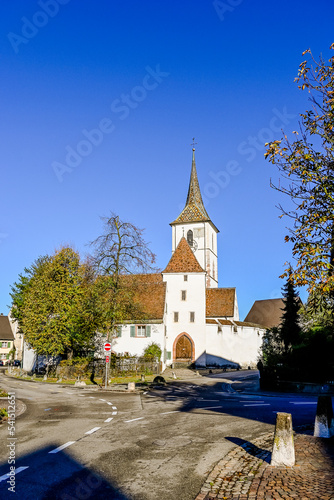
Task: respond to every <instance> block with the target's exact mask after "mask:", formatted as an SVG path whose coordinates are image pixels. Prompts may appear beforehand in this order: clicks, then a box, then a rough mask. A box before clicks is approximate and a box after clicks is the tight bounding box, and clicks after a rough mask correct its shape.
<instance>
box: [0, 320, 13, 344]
mask: <svg viewBox="0 0 334 500" xmlns="http://www.w3.org/2000/svg"><path fill="white" fill-rule="evenodd" d="M0 340H14V335H13V331H12V329H11V326H10V323H9V319H8V316H4V315H3V314H0Z"/></svg>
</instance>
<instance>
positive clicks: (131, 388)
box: [128, 382, 136, 392]
mask: <svg viewBox="0 0 334 500" xmlns="http://www.w3.org/2000/svg"><path fill="white" fill-rule="evenodd" d="M135 389H136V384H135V383H134V382H129V383H128V391H129V392H133V391H135Z"/></svg>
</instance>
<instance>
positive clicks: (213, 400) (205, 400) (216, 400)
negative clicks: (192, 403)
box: [197, 398, 220, 403]
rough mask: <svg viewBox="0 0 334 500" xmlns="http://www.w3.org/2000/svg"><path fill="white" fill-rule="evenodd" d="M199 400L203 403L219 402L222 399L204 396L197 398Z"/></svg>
mask: <svg viewBox="0 0 334 500" xmlns="http://www.w3.org/2000/svg"><path fill="white" fill-rule="evenodd" d="M197 401H201V402H203V403H214V402H216V403H218V402H219V401H220V400H219V399H203V398H197Z"/></svg>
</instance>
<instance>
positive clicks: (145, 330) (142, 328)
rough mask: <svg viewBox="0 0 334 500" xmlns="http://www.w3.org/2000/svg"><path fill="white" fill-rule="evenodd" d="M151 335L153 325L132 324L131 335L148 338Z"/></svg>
mask: <svg viewBox="0 0 334 500" xmlns="http://www.w3.org/2000/svg"><path fill="white" fill-rule="evenodd" d="M150 336H151V325H131V326H130V337H138V338H146V337H150Z"/></svg>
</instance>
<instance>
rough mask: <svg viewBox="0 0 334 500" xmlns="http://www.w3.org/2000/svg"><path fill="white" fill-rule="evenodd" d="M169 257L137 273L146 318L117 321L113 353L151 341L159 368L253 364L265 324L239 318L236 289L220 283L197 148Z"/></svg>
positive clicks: (138, 350) (136, 350)
mask: <svg viewBox="0 0 334 500" xmlns="http://www.w3.org/2000/svg"><path fill="white" fill-rule="evenodd" d="M170 225H171V227H172V257H171V259H170V261H169V262H168V264H167V266H166V267H165V269H164V270H163V271H162V272H161V273H157V274H143V275H139V276H138V283H139V286H138V287H137V290H136V295H137V301H138V302H140V304H141V306H142V307H143V309H144V311H145V320H144V321H143V320H139V321H133V320H129V321H128V322H124V324H122V325H119V326H118V329H117V336H116V337H115V338H114V339H113V341H112V349H113V352H114V353H116V354H121V353H123V354H129V355H131V356H134V355H137V356H141V355H142V354H143V351H144V349H145V348H146V347H147V346H148V345H149V344H151V343H152V342H154V343H156V344H158V345H159V346H160V348H161V349H162V353H163V354H162V367H163V369H165V368H166V367H167V366H170V365H172V366H173V367H176V366H189V365H193V366H196V367H221V366H224V365H232V366H235V367H236V366H238V367H242V368H247V367H255V365H256V363H257V357H258V353H259V349H260V346H261V343H262V336H263V334H264V332H265V328H264V327H263V326H261V325H258V324H255V323H250V322H242V321H239V312H238V302H237V294H236V289H235V288H219V287H218V251H217V235H218V232H219V231H218V229H217V227H216V226H215V224H214V223H213V222H212V220H211V219H210V217H209V215H208V213H207V211H206V209H205V207H204V204H203V200H202V196H201V191H200V187H199V182H198V178H197V170H196V162H195V149H194V148H193V151H192V166H191V173H190V182H189V188H188V195H187V200H186V204H185V207H184V209H183V210H182V212H181V213H180V215H179V216H178V217H177V218H176V219H175V220H174V221H173V222H171V224H170Z"/></svg>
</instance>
